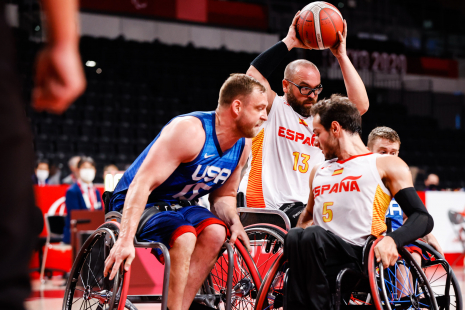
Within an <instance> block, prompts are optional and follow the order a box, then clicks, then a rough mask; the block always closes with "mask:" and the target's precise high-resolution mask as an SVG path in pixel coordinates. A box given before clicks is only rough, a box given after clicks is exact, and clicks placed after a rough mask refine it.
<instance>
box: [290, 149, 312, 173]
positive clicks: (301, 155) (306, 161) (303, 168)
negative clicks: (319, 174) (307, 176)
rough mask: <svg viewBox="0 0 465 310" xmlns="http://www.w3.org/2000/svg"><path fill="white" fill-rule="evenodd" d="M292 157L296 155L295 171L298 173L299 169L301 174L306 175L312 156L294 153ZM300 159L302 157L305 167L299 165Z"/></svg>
mask: <svg viewBox="0 0 465 310" xmlns="http://www.w3.org/2000/svg"><path fill="white" fill-rule="evenodd" d="M292 155H294V168H293V169H294V171H297V169H299V172H302V173H306V172H307V171H308V160H309V159H310V155H307V154H304V153H299V152H294V153H292ZM300 157H302V164H303V165H299V158H300Z"/></svg>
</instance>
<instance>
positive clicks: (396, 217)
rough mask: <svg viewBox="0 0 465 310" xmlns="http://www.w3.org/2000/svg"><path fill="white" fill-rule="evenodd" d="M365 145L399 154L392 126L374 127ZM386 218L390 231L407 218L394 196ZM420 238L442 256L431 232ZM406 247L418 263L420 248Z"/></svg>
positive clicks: (395, 134)
mask: <svg viewBox="0 0 465 310" xmlns="http://www.w3.org/2000/svg"><path fill="white" fill-rule="evenodd" d="M367 147H368V149H369V150H370V151H371V152H373V153H377V154H387V155H392V156H399V150H400V137H399V135H398V134H397V132H396V131H395V130H394V129H392V128H389V127H385V126H382V127H376V128H375V129H373V130H372V131H371V132H370V134H369V135H368V142H367ZM386 218H390V219H391V227H392V231H394V230H396V229H398V228H399V227H401V226H402V225H403V224H404V220H405V219H406V218H407V217H406V216H405V214H404V212H403V211H402V208H401V207H400V206H399V204H398V203H397V201H396V200H395V199H394V198H393V199H392V200H391V203H390V204H389V208H388V211H387V214H386ZM422 239H424V240H425V241H426V242H427V243H428V244H429V245H431V246H432V247H433V248H435V249H436V250H437V251H438V252H439V253H441V255H443V256H444V253H443V251H442V248H441V246H440V245H439V242H438V241H437V239H436V237H434V235H433V233H429V234H428V235H426V236H424V237H423V238H422ZM407 249H408V250H409V252H410V253H411V254H412V256H413V257H414V258H415V260H416V261H417V262H418V263H420V262H421V256H420V255H421V249H420V248H418V247H416V246H414V245H409V246H407Z"/></svg>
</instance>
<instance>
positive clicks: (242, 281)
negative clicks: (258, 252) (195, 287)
mask: <svg viewBox="0 0 465 310" xmlns="http://www.w3.org/2000/svg"><path fill="white" fill-rule="evenodd" d="M232 256H233V263H234V269H233V272H232V292H230V298H231V308H232V309H253V307H254V305H255V298H256V296H257V291H258V289H259V287H260V277H259V275H258V272H257V269H256V267H255V264H254V263H253V261H252V258H251V256H250V254H249V252H247V250H246V249H245V247H244V246H243V245H242V243H241V242H240V241H239V240H236V243H235V246H234V247H233V255H232ZM228 270H229V256H228V253H227V251H224V252H222V253H221V254H220V256H219V257H218V260H217V262H216V263H215V265H214V266H213V269H212V271H211V272H210V275H209V277H208V278H207V281H205V284H204V285H203V287H202V291H203V292H205V293H207V294H211V296H212V299H213V300H215V301H214V302H213V301H212V302H205V303H206V304H208V305H209V306H211V307H215V308H218V309H221V308H224V307H225V302H226V299H227V297H228V292H227V280H228Z"/></svg>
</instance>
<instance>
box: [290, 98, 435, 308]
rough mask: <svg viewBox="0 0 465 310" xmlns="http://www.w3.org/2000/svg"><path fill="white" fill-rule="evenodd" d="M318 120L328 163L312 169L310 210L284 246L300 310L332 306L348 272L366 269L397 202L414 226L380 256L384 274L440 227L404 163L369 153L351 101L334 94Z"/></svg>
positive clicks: (317, 112) (390, 237) (391, 237)
mask: <svg viewBox="0 0 465 310" xmlns="http://www.w3.org/2000/svg"><path fill="white" fill-rule="evenodd" d="M311 114H312V115H313V116H314V119H313V127H314V133H315V135H316V138H315V140H316V141H317V142H318V143H319V146H320V148H321V150H322V152H323V154H324V155H325V158H326V159H327V161H325V162H323V163H322V164H318V165H316V166H315V167H314V168H313V169H312V172H311V174H310V196H309V199H308V204H307V206H306V208H305V209H304V210H303V212H302V214H301V216H300V217H299V221H298V224H297V228H294V229H291V230H290V231H289V233H288V235H287V236H286V240H285V243H284V254H285V255H286V257H287V258H288V260H289V282H288V285H289V287H288V290H287V292H288V296H287V297H288V298H287V301H288V302H287V305H288V308H289V309H293V310H294V309H309V308H310V309H328V308H329V307H330V299H331V298H330V297H331V296H330V285H329V283H330V281H331V282H333V281H335V276H336V275H337V274H338V273H339V271H340V270H342V269H343V268H346V267H352V268H360V267H359V266H360V262H361V261H362V248H363V245H364V244H365V241H366V239H367V238H368V236H370V235H374V236H379V235H381V234H382V233H383V232H385V231H386V224H385V223H384V219H385V214H386V210H387V208H388V207H389V203H390V201H391V198H392V197H395V198H396V201H397V202H398V203H399V205H400V206H401V208H402V210H403V211H404V212H405V214H406V215H407V216H408V219H407V221H406V222H405V224H404V225H403V226H401V227H400V228H398V229H397V230H396V231H393V232H391V233H388V234H387V235H386V236H385V237H384V239H383V240H381V241H380V242H379V243H378V245H377V246H376V247H375V249H374V251H375V254H376V257H377V260H378V261H382V262H383V265H384V266H385V267H388V266H391V265H393V264H394V263H395V262H396V260H397V257H398V253H397V247H400V246H404V245H406V244H408V243H410V242H413V241H414V240H416V239H417V238H420V237H422V236H424V235H426V234H428V233H430V232H431V230H432V229H433V225H434V223H433V219H432V217H431V216H430V215H429V213H428V211H427V210H426V208H425V206H424V205H423V203H422V201H421V200H420V198H419V197H418V195H417V193H416V191H415V189H414V188H413V183H412V176H411V174H410V171H409V168H408V166H407V165H406V164H405V162H404V161H403V160H402V159H400V158H399V157H397V156H381V155H379V154H373V153H371V152H367V148H366V146H365V145H364V143H363V142H362V139H361V138H360V133H361V116H360V113H359V111H358V110H357V108H356V107H355V105H354V104H353V103H351V102H350V100H349V99H348V98H346V97H341V96H336V95H333V96H331V98H330V99H327V100H322V101H320V102H318V103H317V104H316V105H314V106H313V107H312V109H311ZM312 221H313V225H312V226H310V225H311V223H312Z"/></svg>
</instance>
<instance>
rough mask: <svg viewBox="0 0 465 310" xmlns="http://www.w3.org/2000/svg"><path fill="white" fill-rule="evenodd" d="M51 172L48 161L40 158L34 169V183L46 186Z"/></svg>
mask: <svg viewBox="0 0 465 310" xmlns="http://www.w3.org/2000/svg"><path fill="white" fill-rule="evenodd" d="M49 174H50V168H49V165H48V161H46V160H45V159H40V160H38V161H37V163H36V167H35V169H34V176H33V177H32V180H33V182H34V184H37V185H39V186H45V185H46V184H48V176H49Z"/></svg>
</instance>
